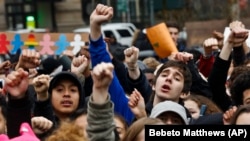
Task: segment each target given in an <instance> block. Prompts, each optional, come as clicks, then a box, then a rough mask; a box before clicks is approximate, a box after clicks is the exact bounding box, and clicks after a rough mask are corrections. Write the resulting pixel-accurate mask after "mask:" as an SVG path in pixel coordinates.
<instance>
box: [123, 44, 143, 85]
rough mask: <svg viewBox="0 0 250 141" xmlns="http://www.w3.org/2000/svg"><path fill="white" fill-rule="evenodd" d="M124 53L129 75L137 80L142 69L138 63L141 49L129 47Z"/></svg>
mask: <svg viewBox="0 0 250 141" xmlns="http://www.w3.org/2000/svg"><path fill="white" fill-rule="evenodd" d="M124 55H125V63H126V65H127V68H128V74H129V77H130V78H132V79H134V80H135V79H137V78H138V77H139V76H140V69H139V67H138V64H137V61H138V57H139V49H138V48H137V47H134V46H132V47H129V48H127V49H125V50H124Z"/></svg>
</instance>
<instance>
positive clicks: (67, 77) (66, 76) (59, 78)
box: [48, 71, 85, 108]
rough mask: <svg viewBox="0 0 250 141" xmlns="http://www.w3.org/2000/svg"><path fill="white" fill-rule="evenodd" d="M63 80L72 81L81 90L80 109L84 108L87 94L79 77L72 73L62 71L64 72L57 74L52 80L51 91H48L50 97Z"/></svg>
mask: <svg viewBox="0 0 250 141" xmlns="http://www.w3.org/2000/svg"><path fill="white" fill-rule="evenodd" d="M62 80H70V81H72V82H73V83H74V84H75V85H76V86H77V88H78V90H79V94H80V98H79V105H78V108H82V107H83V106H84V101H85V100H84V99H85V98H84V97H85V93H84V90H83V86H82V83H81V82H80V80H79V79H78V77H77V76H76V75H75V74H74V73H72V72H68V71H62V72H60V73H58V74H56V75H55V76H54V77H53V78H52V80H51V81H50V84H49V89H48V93H49V95H50V96H51V94H52V89H54V88H55V87H56V86H57V85H58V84H59V83H60V82H61V81H62Z"/></svg>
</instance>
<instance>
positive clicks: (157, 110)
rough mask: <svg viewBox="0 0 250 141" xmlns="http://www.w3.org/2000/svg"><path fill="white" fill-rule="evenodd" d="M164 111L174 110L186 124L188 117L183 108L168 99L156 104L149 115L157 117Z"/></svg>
mask: <svg viewBox="0 0 250 141" xmlns="http://www.w3.org/2000/svg"><path fill="white" fill-rule="evenodd" d="M164 112H174V113H176V114H178V115H179V116H180V117H181V118H182V120H183V121H184V123H185V124H186V125H187V124H188V118H187V113H186V110H185V108H184V107H183V106H182V105H180V104H178V103H176V102H173V101H169V100H168V101H164V102H161V103H158V104H156V105H155V106H154V108H153V109H152V111H151V114H150V117H151V118H157V117H158V116H159V115H161V114H162V113H164Z"/></svg>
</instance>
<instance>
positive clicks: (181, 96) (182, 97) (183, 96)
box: [180, 92, 190, 99]
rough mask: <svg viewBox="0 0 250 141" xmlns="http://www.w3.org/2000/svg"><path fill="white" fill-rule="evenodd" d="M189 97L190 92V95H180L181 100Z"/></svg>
mask: <svg viewBox="0 0 250 141" xmlns="http://www.w3.org/2000/svg"><path fill="white" fill-rule="evenodd" d="M189 95H190V92H188V93H184V92H182V93H181V95H180V98H181V99H184V98H186V97H188V96H189Z"/></svg>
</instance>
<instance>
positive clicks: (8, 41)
mask: <svg viewBox="0 0 250 141" xmlns="http://www.w3.org/2000/svg"><path fill="white" fill-rule="evenodd" d="M88 43H89V34H88V33H81V34H80V33H77V34H75V33H22V34H19V33H11V32H2V33H0V54H6V53H8V52H9V53H10V54H16V53H17V50H19V49H21V50H23V49H35V50H36V51H38V52H39V53H40V54H41V55H45V54H48V55H61V54H62V53H63V52H64V51H65V50H71V51H72V52H73V53H74V54H76V53H78V52H79V51H80V49H81V47H84V46H87V45H88Z"/></svg>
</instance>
